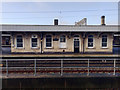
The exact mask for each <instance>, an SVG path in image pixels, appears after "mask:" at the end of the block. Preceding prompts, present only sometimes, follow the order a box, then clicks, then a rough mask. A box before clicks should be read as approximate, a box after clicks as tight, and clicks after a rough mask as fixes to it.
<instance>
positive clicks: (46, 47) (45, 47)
mask: <svg viewBox="0 0 120 90" xmlns="http://www.w3.org/2000/svg"><path fill="white" fill-rule="evenodd" d="M45 49H53V47H45Z"/></svg>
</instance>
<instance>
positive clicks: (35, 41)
mask: <svg viewBox="0 0 120 90" xmlns="http://www.w3.org/2000/svg"><path fill="white" fill-rule="evenodd" d="M31 44H32V48H35V47H37V35H33V36H32V40H31Z"/></svg>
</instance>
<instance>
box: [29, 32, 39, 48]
mask: <svg viewBox="0 0 120 90" xmlns="http://www.w3.org/2000/svg"><path fill="white" fill-rule="evenodd" d="M34 36H35V37H36V38H37V47H32V38H33V37H34ZM30 41H31V42H30V43H31V48H38V46H39V40H38V35H35V34H34V35H32V36H31V38H30Z"/></svg>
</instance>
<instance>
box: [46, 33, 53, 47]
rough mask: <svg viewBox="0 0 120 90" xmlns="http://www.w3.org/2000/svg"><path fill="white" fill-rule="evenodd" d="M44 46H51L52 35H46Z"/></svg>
mask: <svg viewBox="0 0 120 90" xmlns="http://www.w3.org/2000/svg"><path fill="white" fill-rule="evenodd" d="M46 47H52V36H51V35H46Z"/></svg>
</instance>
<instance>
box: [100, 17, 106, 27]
mask: <svg viewBox="0 0 120 90" xmlns="http://www.w3.org/2000/svg"><path fill="white" fill-rule="evenodd" d="M101 25H105V16H101Z"/></svg>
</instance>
